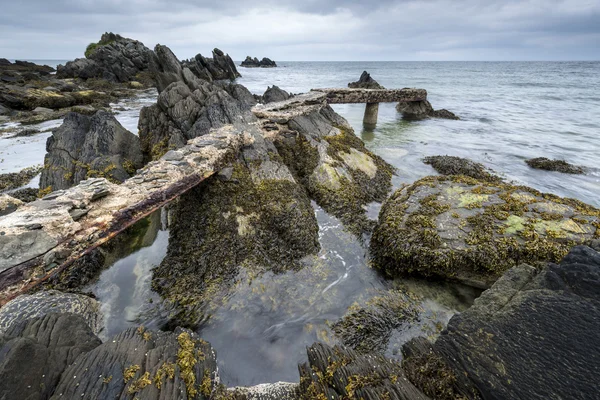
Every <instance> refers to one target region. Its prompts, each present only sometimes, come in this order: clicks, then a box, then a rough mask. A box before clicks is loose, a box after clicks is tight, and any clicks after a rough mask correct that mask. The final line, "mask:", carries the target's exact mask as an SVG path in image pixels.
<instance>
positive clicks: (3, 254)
mask: <svg viewBox="0 0 600 400" xmlns="http://www.w3.org/2000/svg"><path fill="white" fill-rule="evenodd" d="M56 245H58V241H57V240H56V239H55V238H53V237H51V236H50V235H48V234H47V233H46V232H44V231H40V230H31V231H28V232H23V233H22V234H20V235H16V236H13V235H0V271H4V270H5V269H7V268H10V267H12V266H15V265H17V264H20V263H22V262H25V261H28V260H31V259H32V258H35V257H37V256H40V255H42V254H45V253H46V252H47V251H49V250H51V249H53V248H54V247H56Z"/></svg>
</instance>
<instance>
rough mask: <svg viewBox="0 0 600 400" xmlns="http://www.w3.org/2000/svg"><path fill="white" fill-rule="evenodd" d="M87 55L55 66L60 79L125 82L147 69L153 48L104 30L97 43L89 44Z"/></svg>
mask: <svg viewBox="0 0 600 400" xmlns="http://www.w3.org/2000/svg"><path fill="white" fill-rule="evenodd" d="M85 56H86V58H85V59H81V58H78V59H76V60H74V61H69V62H68V63H66V64H65V65H64V66H63V65H59V66H58V67H57V72H56V76H57V77H59V78H81V79H90V78H102V79H105V80H107V81H111V82H128V81H132V80H135V78H136V75H137V74H139V73H142V72H146V71H147V70H148V68H149V65H150V60H151V58H152V50H150V49H148V48H147V47H146V46H144V44H143V43H142V42H139V41H137V40H133V39H128V38H124V37H122V36H120V35H116V34H114V33H105V34H103V35H102V37H101V39H100V41H99V42H98V43H92V44H90V45H89V46H88V48H87V50H86V54H85Z"/></svg>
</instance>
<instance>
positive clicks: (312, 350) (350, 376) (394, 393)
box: [299, 343, 428, 400]
mask: <svg viewBox="0 0 600 400" xmlns="http://www.w3.org/2000/svg"><path fill="white" fill-rule="evenodd" d="M307 354H308V363H306V364H304V365H301V366H300V367H299V370H300V392H301V396H302V397H301V398H303V399H321V398H322V399H365V400H375V399H386V398H387V399H406V400H408V399H427V398H428V397H426V396H424V395H423V394H422V393H421V392H420V391H419V390H418V389H417V388H416V387H415V386H414V385H413V384H412V383H411V382H410V381H409V380H408V379H407V378H406V376H405V375H404V372H403V370H402V368H401V366H400V364H399V363H397V362H395V361H392V360H388V359H386V358H385V357H383V356H381V355H378V354H377V353H373V354H369V355H360V354H359V353H357V352H356V351H354V350H351V349H345V348H343V347H340V346H335V347H333V348H332V347H329V346H327V345H325V344H320V343H315V344H313V345H312V346H310V347H309V348H308V349H307Z"/></svg>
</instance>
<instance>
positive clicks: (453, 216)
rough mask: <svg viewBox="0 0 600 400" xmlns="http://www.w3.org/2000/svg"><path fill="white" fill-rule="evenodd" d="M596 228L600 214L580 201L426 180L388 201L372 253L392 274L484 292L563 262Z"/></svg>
mask: <svg viewBox="0 0 600 400" xmlns="http://www.w3.org/2000/svg"><path fill="white" fill-rule="evenodd" d="M599 228H600V210H598V209H596V208H594V207H591V206H589V205H587V204H584V203H582V202H580V201H577V200H573V199H565V198H560V197H558V196H554V195H550V194H544V193H540V192H538V191H536V190H534V189H531V188H527V187H523V186H513V185H510V184H503V183H489V182H486V181H479V180H475V179H472V178H468V177H464V176H449V177H427V178H423V179H421V180H419V181H417V182H415V183H413V184H412V185H409V186H405V187H404V188H402V189H400V190H398V191H397V192H396V193H394V194H393V195H392V196H391V197H390V198H389V199H388V200H387V201H386V203H385V204H384V206H383V208H382V210H381V213H380V215H379V223H378V226H377V228H376V229H375V232H374V234H373V238H372V241H371V253H372V255H373V257H374V262H375V265H376V266H377V267H378V268H380V269H382V270H383V271H385V272H386V273H388V274H389V275H401V274H416V275H420V276H425V277H439V278H446V279H454V280H459V281H461V282H463V283H466V284H468V285H472V286H476V287H481V288H485V287H489V286H490V285H491V284H492V283H493V282H494V281H495V280H496V279H497V278H498V277H499V276H500V275H502V273H503V272H504V271H506V270H507V269H509V268H511V267H513V266H516V265H518V264H520V263H524V262H527V263H535V262H537V261H547V260H550V261H555V262H557V261H559V260H560V259H561V258H562V257H564V256H565V255H566V254H567V252H568V251H569V249H570V248H571V247H572V246H574V245H576V244H582V243H586V242H588V241H591V240H593V239H594V238H597V237H598V235H599V234H600V229H599Z"/></svg>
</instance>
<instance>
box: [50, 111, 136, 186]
mask: <svg viewBox="0 0 600 400" xmlns="http://www.w3.org/2000/svg"><path fill="white" fill-rule="evenodd" d="M46 151H47V153H46V157H45V159H44V165H45V167H44V169H43V170H42V176H41V179H40V187H41V188H48V187H51V188H52V190H59V189H66V188H69V187H71V186H73V185H76V184H77V183H79V182H80V181H81V180H84V179H86V178H90V177H106V178H108V179H110V180H112V181H115V182H123V181H124V180H125V179H127V178H129V177H130V176H131V175H132V174H134V173H135V171H136V170H137V169H138V168H141V167H142V161H143V160H142V153H141V150H140V142H139V139H138V137H137V136H136V135H134V134H133V133H131V132H129V131H128V130H126V129H125V128H123V126H121V124H120V123H119V122H118V121H117V120H116V119H115V117H114V116H113V115H112V114H110V113H108V112H105V111H98V112H97V113H96V114H95V115H93V116H92V117H89V116H86V115H81V114H77V113H73V112H72V113H69V114H67V116H66V117H65V120H64V122H63V124H62V125H61V126H60V127H59V128H58V129H56V130H55V131H53V132H52V136H51V137H50V138H48V142H47V144H46Z"/></svg>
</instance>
